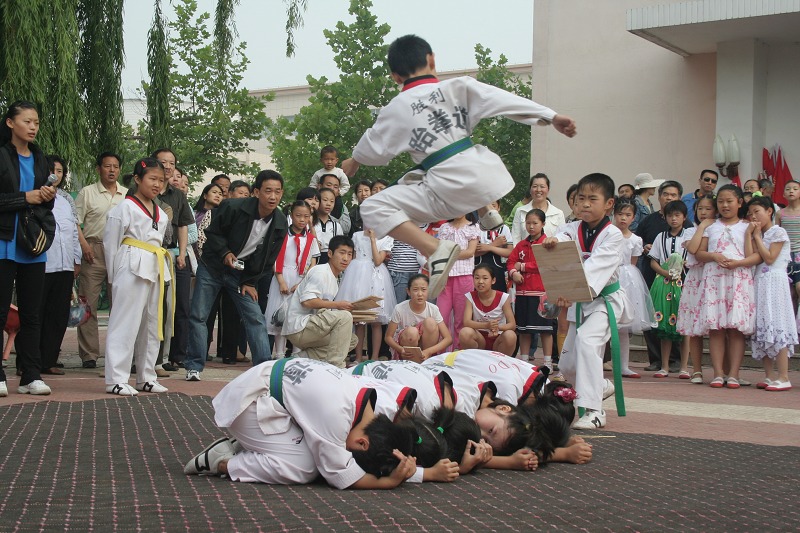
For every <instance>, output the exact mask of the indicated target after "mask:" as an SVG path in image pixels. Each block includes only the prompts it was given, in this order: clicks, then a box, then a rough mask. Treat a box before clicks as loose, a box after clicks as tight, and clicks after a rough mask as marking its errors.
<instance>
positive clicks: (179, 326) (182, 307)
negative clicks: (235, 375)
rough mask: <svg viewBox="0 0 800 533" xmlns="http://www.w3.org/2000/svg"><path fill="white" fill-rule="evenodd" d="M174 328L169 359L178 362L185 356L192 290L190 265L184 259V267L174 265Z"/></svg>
mask: <svg viewBox="0 0 800 533" xmlns="http://www.w3.org/2000/svg"><path fill="white" fill-rule="evenodd" d="M173 283H174V284H175V328H174V330H173V332H172V341H171V344H170V348H169V360H170V361H173V362H176V363H180V362H181V361H183V360H184V359H185V358H186V349H187V345H188V343H189V309H190V297H191V292H192V267H191V266H190V265H189V260H188V259H187V260H186V266H185V267H184V268H178V266H177V265H175V281H173Z"/></svg>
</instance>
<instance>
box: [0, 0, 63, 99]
mask: <svg viewBox="0 0 800 533" xmlns="http://www.w3.org/2000/svg"><path fill="white" fill-rule="evenodd" d="M0 5H2V7H0V24H2V26H0V35H2V46H0V55H2V69H0V87H1V88H0V95H2V99H3V102H2V103H3V106H4V107H5V106H7V105H8V104H9V103H11V102H13V101H14V100H28V101H31V102H34V103H35V104H37V105H38V106H39V108H40V109H41V108H42V106H43V105H44V103H45V101H46V100H47V93H46V88H47V85H48V81H49V75H48V73H49V67H50V65H49V60H50V57H49V54H48V39H49V35H50V33H51V31H50V29H51V28H52V18H50V17H49V16H48V14H49V13H48V12H47V10H46V9H45V2H34V1H28V2H15V1H13V0H3V1H2V2H0ZM3 112H5V109H3Z"/></svg>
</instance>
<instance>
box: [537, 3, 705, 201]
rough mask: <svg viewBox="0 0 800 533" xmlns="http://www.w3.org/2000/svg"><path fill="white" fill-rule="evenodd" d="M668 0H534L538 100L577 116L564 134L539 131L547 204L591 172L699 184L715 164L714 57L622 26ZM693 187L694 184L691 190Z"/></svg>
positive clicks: (626, 179) (539, 163) (539, 168)
mask: <svg viewBox="0 0 800 533" xmlns="http://www.w3.org/2000/svg"><path fill="white" fill-rule="evenodd" d="M661 3H664V0H661V1H658V0H592V1H591V2H590V1H585V0H535V2H534V32H533V35H534V43H533V99H534V100H535V101H537V102H540V103H542V104H545V105H547V106H549V107H551V108H553V109H555V110H556V111H557V112H559V113H563V114H566V115H569V116H571V117H572V118H574V119H575V120H576V122H577V126H578V135H577V137H575V138H574V139H567V138H566V137H564V136H562V135H560V134H558V133H557V132H555V130H553V129H552V128H534V134H533V147H532V153H533V155H532V164H531V172H532V173H534V172H545V173H546V174H547V175H548V176H549V177H550V178H551V182H552V187H551V200H552V201H553V202H554V203H555V204H556V205H557V206H558V207H560V208H562V209H564V210H565V211H568V210H567V209H566V199H565V194H566V190H567V188H568V187H569V186H570V185H571V184H572V183H575V182H576V181H577V180H578V179H580V178H581V177H582V176H584V175H586V174H588V173H591V172H603V173H606V174H608V175H610V176H611V177H612V178H613V179H614V181H615V183H617V184H618V185H619V184H621V183H632V182H633V178H634V177H635V176H636V174H638V173H640V172H650V173H651V174H653V175H654V176H656V177H658V178H664V179H677V180H679V181H680V182H682V183H683V184H684V187H685V188H693V187H695V185H696V183H697V177H698V176H699V173H700V170H702V169H703V168H714V162H713V160H712V155H711V146H712V142H713V140H714V135H715V121H716V119H715V115H716V108H715V106H716V104H715V93H716V70H715V69H716V67H715V65H716V57H715V56H716V54H713V53H709V54H699V55H693V56H690V57H687V58H684V57H681V56H679V55H677V54H675V53H672V52H670V51H668V50H665V49H664V48H661V47H659V46H656V45H654V44H653V43H651V42H648V41H645V40H644V39H642V38H640V37H637V36H635V35H633V34H631V33H629V32H628V31H627V30H626V10H627V9H629V8H634V7H642V6H647V5H651V4H652V5H655V4H661ZM692 190H693V189H692Z"/></svg>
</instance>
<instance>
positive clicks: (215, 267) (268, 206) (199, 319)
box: [184, 170, 288, 381]
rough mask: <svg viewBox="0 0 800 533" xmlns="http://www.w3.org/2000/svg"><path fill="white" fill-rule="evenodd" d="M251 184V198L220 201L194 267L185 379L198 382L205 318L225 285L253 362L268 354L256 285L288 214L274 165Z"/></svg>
mask: <svg viewBox="0 0 800 533" xmlns="http://www.w3.org/2000/svg"><path fill="white" fill-rule="evenodd" d="M254 188H255V189H257V196H256V197H254V198H238V199H231V200H225V201H224V202H222V204H221V205H220V206H219V207H218V208H216V209H215V210H214V214H213V216H212V217H211V224H210V225H209V227H208V228H207V229H206V230H205V234H206V243H205V245H204V246H203V255H202V257H201V258H200V262H199V264H198V266H197V279H196V282H195V288H194V295H193V297H192V310H191V314H190V317H189V353H188V357H187V358H186V360H185V361H184V367H185V368H186V381H200V372H202V371H203V368H204V366H205V361H206V350H207V348H208V343H207V339H206V337H207V335H208V331H207V329H206V319H207V318H208V314H209V312H210V311H211V307H212V305H213V304H214V300H215V299H216V297H217V294H219V291H220V290H222V289H223V288H224V289H225V290H226V291H228V294H229V295H230V296H231V299H232V300H233V302H234V304H235V305H236V308H237V309H238V310H239V316H240V317H241V319H242V322H243V324H244V326H245V331H246V332H247V342H248V343H249V344H250V349H251V350H252V353H253V366H255V365H257V364H259V363H263V362H264V361H267V360H269V359H271V358H272V354H271V352H270V349H269V338H268V337H267V327H266V324H265V322H264V315H263V313H262V312H261V309H260V308H259V306H258V291H257V290H256V287H257V286H258V281H259V279H260V278H261V277H262V276H265V275H267V276H271V275H272V268H273V266H274V264H275V259H277V256H278V252H279V250H280V247H281V245H282V244H283V240H284V238H285V237H286V232H287V231H288V224H287V221H286V216H285V215H284V214H283V213H281V212H280V210H279V209H277V207H278V203H279V202H280V201H281V197H282V196H283V177H281V175H280V174H278V173H277V172H275V171H274V170H263V171H261V172H260V173H259V174H258V176H256V181H255V186H254Z"/></svg>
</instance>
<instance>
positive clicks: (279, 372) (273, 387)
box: [269, 357, 297, 409]
mask: <svg viewBox="0 0 800 533" xmlns="http://www.w3.org/2000/svg"><path fill="white" fill-rule="evenodd" d="M294 359H297V358H296V357H284V358H283V359H278V362H277V363H275V365H274V366H273V367H272V373H271V374H270V376H269V395H270V396H272V397H273V398H275V399H276V400H278V403H279V404H281V407H283V408H284V409H286V406H285V405H283V368H284V367H285V366H286V363H288V362H289V361H293V360H294Z"/></svg>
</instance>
